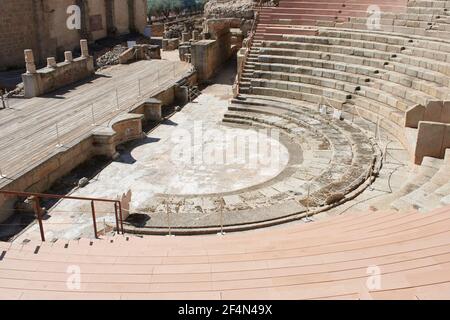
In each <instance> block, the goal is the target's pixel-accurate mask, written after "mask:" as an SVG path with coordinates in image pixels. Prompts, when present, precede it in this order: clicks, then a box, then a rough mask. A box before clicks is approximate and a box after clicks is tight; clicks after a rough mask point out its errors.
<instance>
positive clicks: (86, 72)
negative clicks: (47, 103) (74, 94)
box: [22, 40, 95, 98]
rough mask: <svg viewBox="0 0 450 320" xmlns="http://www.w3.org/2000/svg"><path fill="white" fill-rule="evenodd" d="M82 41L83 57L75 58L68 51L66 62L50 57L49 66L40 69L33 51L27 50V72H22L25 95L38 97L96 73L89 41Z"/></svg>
mask: <svg viewBox="0 0 450 320" xmlns="http://www.w3.org/2000/svg"><path fill="white" fill-rule="evenodd" d="M80 43H81V57H79V58H76V59H73V57H72V52H71V51H66V52H65V54H64V56H65V61H64V62H61V63H56V60H55V58H54V57H50V58H48V59H47V67H45V68H43V69H40V70H36V65H35V62H34V56H33V51H32V50H31V49H27V50H25V62H26V67H27V72H26V73H24V74H22V80H23V84H24V90H25V97H26V98H32V97H38V96H41V95H43V94H46V93H49V92H52V91H54V90H56V89H59V88H61V87H64V86H67V85H69V84H72V83H74V82H77V81H80V80H83V79H86V78H88V77H91V76H92V75H94V73H95V69H94V59H93V57H92V56H90V55H89V52H88V49H87V41H86V40H81V42H80Z"/></svg>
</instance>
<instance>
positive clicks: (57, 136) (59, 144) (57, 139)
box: [55, 122, 62, 148]
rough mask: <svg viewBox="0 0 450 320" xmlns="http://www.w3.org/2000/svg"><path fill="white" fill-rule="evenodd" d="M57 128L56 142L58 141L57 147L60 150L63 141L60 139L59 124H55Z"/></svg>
mask: <svg viewBox="0 0 450 320" xmlns="http://www.w3.org/2000/svg"><path fill="white" fill-rule="evenodd" d="M55 128H56V141H57V144H56V146H57V147H58V148H59V147H61V146H62V144H61V140H60V138H59V127H58V122H56V123H55Z"/></svg>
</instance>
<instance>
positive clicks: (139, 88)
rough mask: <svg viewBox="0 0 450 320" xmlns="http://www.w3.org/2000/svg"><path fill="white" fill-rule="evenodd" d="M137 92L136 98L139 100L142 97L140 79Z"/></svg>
mask: <svg viewBox="0 0 450 320" xmlns="http://www.w3.org/2000/svg"><path fill="white" fill-rule="evenodd" d="M138 91H139V95H138V98H139V99H140V98H141V97H142V92H141V79H138Z"/></svg>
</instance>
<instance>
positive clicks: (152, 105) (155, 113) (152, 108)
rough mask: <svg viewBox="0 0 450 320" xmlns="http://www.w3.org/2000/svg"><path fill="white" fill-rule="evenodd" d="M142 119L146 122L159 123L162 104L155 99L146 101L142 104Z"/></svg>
mask: <svg viewBox="0 0 450 320" xmlns="http://www.w3.org/2000/svg"><path fill="white" fill-rule="evenodd" d="M144 118H145V120H147V121H161V120H162V102H161V101H160V100H158V99H155V98H150V99H147V100H146V101H145V103H144Z"/></svg>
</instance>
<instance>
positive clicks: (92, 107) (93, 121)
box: [91, 103, 97, 126]
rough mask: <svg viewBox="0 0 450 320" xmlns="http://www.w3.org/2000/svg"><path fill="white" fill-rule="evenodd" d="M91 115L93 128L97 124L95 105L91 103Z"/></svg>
mask: <svg viewBox="0 0 450 320" xmlns="http://www.w3.org/2000/svg"><path fill="white" fill-rule="evenodd" d="M91 114H92V126H96V125H97V124H96V123H95V114H94V104H93V103H91Z"/></svg>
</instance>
